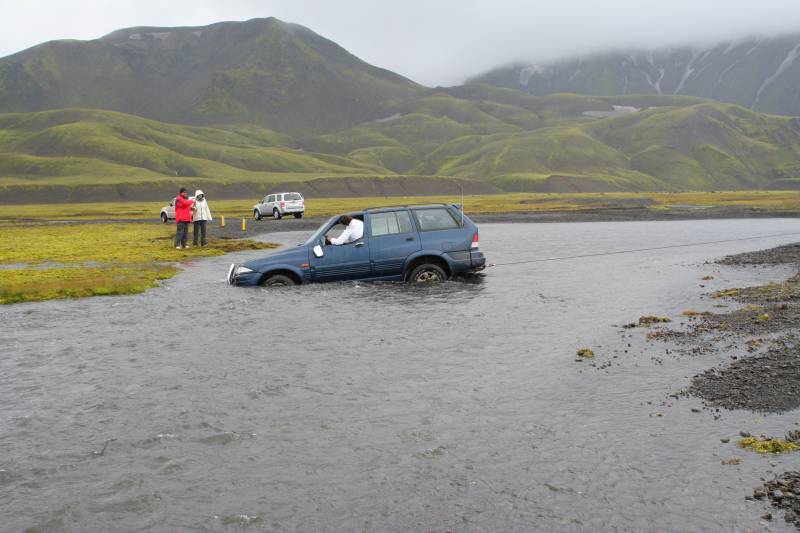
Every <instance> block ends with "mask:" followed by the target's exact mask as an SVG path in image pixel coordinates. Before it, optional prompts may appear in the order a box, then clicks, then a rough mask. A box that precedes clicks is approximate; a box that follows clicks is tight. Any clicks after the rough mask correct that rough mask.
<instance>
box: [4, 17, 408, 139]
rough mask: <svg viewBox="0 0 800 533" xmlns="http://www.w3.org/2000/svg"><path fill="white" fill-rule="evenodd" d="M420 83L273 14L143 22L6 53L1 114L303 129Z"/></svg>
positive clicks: (363, 115)
mask: <svg viewBox="0 0 800 533" xmlns="http://www.w3.org/2000/svg"><path fill="white" fill-rule="evenodd" d="M421 89H422V88H421V87H420V86H419V85H417V84H416V83H414V82H412V81H410V80H408V79H406V78H404V77H402V76H400V75H398V74H395V73H393V72H390V71H388V70H384V69H381V68H378V67H375V66H372V65H370V64H368V63H366V62H364V61H362V60H360V59H359V58H357V57H356V56H354V55H352V54H350V53H349V52H347V51H346V50H345V49H343V48H342V47H340V46H339V45H337V44H336V43H334V42H332V41H330V40H328V39H325V38H324V37H321V36H319V35H317V34H316V33H314V32H313V31H311V30H309V29H308V28H305V27H303V26H300V25H297V24H290V23H286V22H282V21H280V20H278V19H275V18H267V19H253V20H249V21H246V22H221V23H217V24H211V25H209V26H202V27H184V28H156V27H139V28H127V29H123V30H118V31H115V32H113V33H111V34H109V35H106V36H105V37H102V38H100V39H96V40H91V41H51V42H47V43H44V44H41V45H38V46H35V47H33V48H30V49H28V50H25V51H22V52H20V53H17V54H14V55H12V56H8V57H6V58H2V59H0V112H29V111H42V110H47V109H58V108H67V107H83V108H89V107H91V108H99V109H108V110H113V111H120V112H124V113H130V114H135V115H139V116H142V117H146V118H152V119H156V120H160V121H166V122H177V123H183V124H194V125H215V124H232V123H250V124H256V125H259V126H264V127H269V128H271V129H274V130H278V131H283V132H287V133H290V134H292V135H304V134H310V133H320V132H324V131H334V130H337V129H341V128H344V127H348V126H352V125H354V124H356V123H359V122H362V121H364V120H370V119H374V118H378V117H381V116H386V115H388V114H391V112H392V111H391V109H392V104H393V103H394V102H396V101H401V100H403V99H405V98H408V97H411V96H414V95H415V94H416V93H418V92H419V91H420V90H421Z"/></svg>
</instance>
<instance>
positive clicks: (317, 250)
mask: <svg viewBox="0 0 800 533" xmlns="http://www.w3.org/2000/svg"><path fill="white" fill-rule="evenodd" d="M323 255H325V253H324V252H323V251H322V246H320V245H319V244H318V245H316V246H314V257H322V256H323Z"/></svg>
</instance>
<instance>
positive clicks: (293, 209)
mask: <svg viewBox="0 0 800 533" xmlns="http://www.w3.org/2000/svg"><path fill="white" fill-rule="evenodd" d="M305 210H306V208H305V207H284V208H283V209H281V213H302V212H304V211H305Z"/></svg>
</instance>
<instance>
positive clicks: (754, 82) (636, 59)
mask: <svg viewBox="0 0 800 533" xmlns="http://www.w3.org/2000/svg"><path fill="white" fill-rule="evenodd" d="M470 82H473V83H489V84H493V85H498V86H501V87H508V88H512V89H519V90H523V91H526V92H528V93H530V94H533V95H537V96H544V95H547V94H551V93H576V94H587V95H596V96H614V95H625V94H665V95H688V96H699V97H702V98H709V99H714V100H719V101H721V102H727V103H733V104H737V105H741V106H743V107H747V108H749V109H753V110H755V111H761V112H765V113H773V114H779V115H791V116H800V34H794V35H786V36H782V37H775V38H759V37H750V38H745V39H739V40H734V41H727V42H721V43H718V44H716V45H714V46H710V47H691V46H685V47H677V48H663V49H656V50H629V51H625V52H609V53H601V54H597V55H592V56H587V57H582V58H573V59H564V60H561V61H553V62H547V63H542V64H515V65H509V66H504V67H500V68H497V69H495V70H492V71H491V72H488V73H486V74H483V75H481V76H477V77H475V78H473V79H472V80H470Z"/></svg>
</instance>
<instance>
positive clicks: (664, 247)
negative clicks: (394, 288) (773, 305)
mask: <svg viewBox="0 0 800 533" xmlns="http://www.w3.org/2000/svg"><path fill="white" fill-rule="evenodd" d="M793 235H800V232H794V233H774V234H772V235H756V236H754V237H740V238H738V239H723V240H719V241H704V242H693V243H689V244H671V245H668V246H653V247H651V248H635V249H632V250H617V251H614V252H598V253H593V254H580V255H567V256H563V257H545V258H541V259H525V260H521V261H509V262H506V263H490V264H488V265H486V266H487V267H498V266H509V265H522V264H526V263H544V262H547V261H565V260H567V259H583V258H586V257H601V256H605V255H619V254H630V253H635V252H650V251H653V250H669V249H671V248H687V247H689V246H704V245H707V244H721V243H726V242H739V241H751V240H754V239H769V238H773V237H790V236H793Z"/></svg>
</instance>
